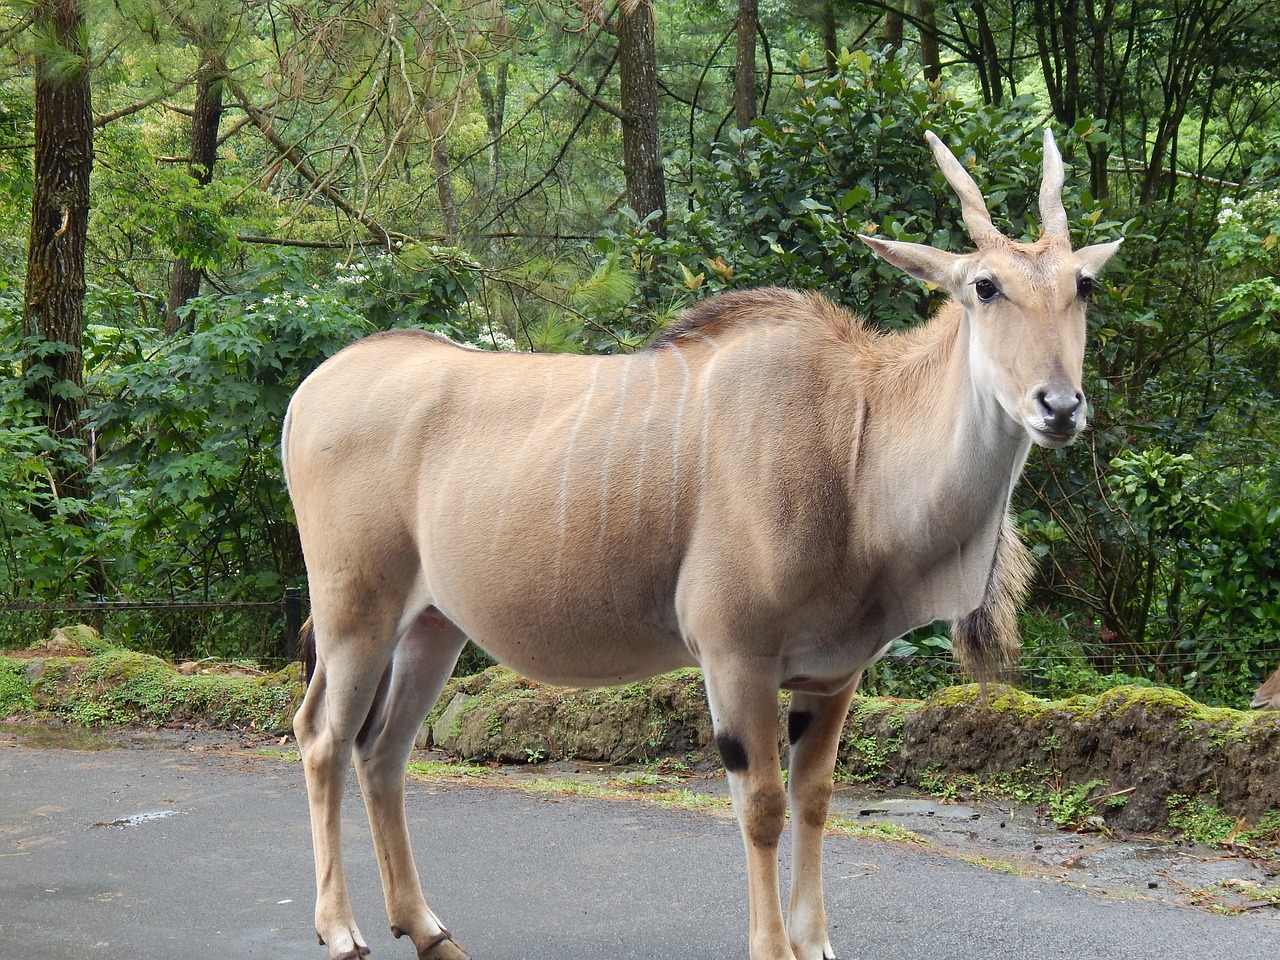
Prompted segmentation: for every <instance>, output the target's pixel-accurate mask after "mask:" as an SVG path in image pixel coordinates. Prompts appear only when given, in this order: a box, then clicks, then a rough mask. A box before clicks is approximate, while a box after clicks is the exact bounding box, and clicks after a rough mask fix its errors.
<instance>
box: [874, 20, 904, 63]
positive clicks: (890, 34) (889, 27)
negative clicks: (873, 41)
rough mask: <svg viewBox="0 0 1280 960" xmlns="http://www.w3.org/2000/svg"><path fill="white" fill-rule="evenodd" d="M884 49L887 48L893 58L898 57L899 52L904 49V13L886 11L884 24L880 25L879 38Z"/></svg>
mask: <svg viewBox="0 0 1280 960" xmlns="http://www.w3.org/2000/svg"><path fill="white" fill-rule="evenodd" d="M877 39H878V40H879V41H880V45H881V46H882V47H885V48H887V51H888V54H889V56H891V57H895V56H897V55H898V51H899V50H901V49H902V11H901V10H890V9H886V10H885V12H884V22H883V23H882V24H881V25H880V33H879V35H878V36H877Z"/></svg>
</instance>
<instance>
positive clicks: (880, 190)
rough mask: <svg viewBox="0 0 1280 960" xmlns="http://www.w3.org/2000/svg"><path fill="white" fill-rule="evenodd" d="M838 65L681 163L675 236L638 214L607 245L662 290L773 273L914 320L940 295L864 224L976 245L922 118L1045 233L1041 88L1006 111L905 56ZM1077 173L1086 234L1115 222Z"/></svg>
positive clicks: (1074, 138)
mask: <svg viewBox="0 0 1280 960" xmlns="http://www.w3.org/2000/svg"><path fill="white" fill-rule="evenodd" d="M837 68H838V72H837V74H836V75H835V76H830V77H828V76H819V77H816V78H813V79H805V80H799V79H797V81H796V85H797V91H796V92H797V100H796V103H795V104H794V105H793V106H792V107H790V108H789V109H788V110H786V111H784V112H783V113H782V114H781V115H778V116H774V117H770V118H762V119H759V120H757V121H756V122H755V123H754V124H752V126H751V127H750V128H749V129H747V130H745V131H737V130H734V131H731V132H729V134H728V135H727V138H726V139H725V140H724V141H723V142H720V143H716V144H714V145H713V146H712V148H711V153H710V155H709V156H708V157H705V158H703V157H697V156H691V155H686V156H684V157H683V158H682V159H681V160H678V161H677V162H676V163H675V164H674V165H673V167H672V168H671V169H670V174H671V177H672V179H673V180H675V181H676V182H678V183H680V184H682V185H683V186H684V189H685V191H686V193H687V196H688V202H687V203H685V204H673V205H672V210H671V211H670V212H669V214H668V218H667V239H665V240H661V239H658V238H654V237H653V236H652V235H650V234H649V231H647V230H645V229H643V228H642V226H641V225H633V227H632V229H631V230H630V232H628V233H626V234H624V235H621V236H617V237H612V238H608V239H606V240H604V241H602V243H601V246H602V247H603V248H604V249H605V250H607V251H609V252H614V251H617V250H619V249H622V250H623V251H625V252H626V253H627V254H628V255H629V257H630V259H631V262H632V264H633V266H634V268H635V269H636V270H637V272H638V273H639V274H640V275H641V277H642V283H641V286H642V289H645V288H646V287H648V288H651V289H655V290H657V291H658V295H659V296H663V297H670V296H684V297H695V296H705V295H707V294H710V293H714V292H716V291H719V290H723V289H726V288H729V287H736V286H748V285H759V284H766V283H773V284H781V285H785V286H790V287H798V288H803V289H821V290H826V291H828V292H829V293H830V294H831V295H832V296H834V298H835V299H837V300H839V301H840V302H842V303H844V304H845V305H846V306H848V307H851V308H853V309H855V310H858V311H860V312H863V313H865V314H866V315H868V316H869V317H871V318H872V319H873V320H874V322H876V323H878V324H880V325H881V326H884V327H886V328H897V329H901V328H903V327H906V326H910V325H912V324H914V323H916V322H918V321H920V320H921V319H923V318H924V317H925V316H926V314H927V313H928V311H929V309H930V307H931V306H936V304H937V300H936V298H935V297H934V296H933V295H931V294H930V292H929V291H927V290H926V289H925V288H924V287H923V286H921V285H919V284H915V283H912V282H910V281H909V280H905V279H904V278H903V276H902V274H901V272H900V271H898V270H896V269H895V268H893V267H892V266H890V265H888V264H886V263H884V262H883V261H881V260H880V259H879V258H877V257H875V256H873V255H872V254H871V252H870V250H868V249H867V248H866V247H865V246H864V245H863V244H862V243H860V242H859V241H858V239H857V235H858V234H859V233H871V234H876V233H878V234H882V235H885V236H888V237H892V238H893V239H898V240H909V241H915V242H921V243H929V244H932V245H934V246H938V247H940V248H943V249H949V250H963V249H966V248H967V247H969V246H970V242H969V239H968V237H967V236H966V234H965V231H964V228H963V225H962V224H961V221H960V216H959V207H958V203H957V201H956V200H955V198H954V197H953V196H952V195H951V190H950V188H949V187H948V186H947V185H946V183H945V180H944V179H943V177H942V175H941V173H939V172H936V164H935V163H934V161H933V157H932V154H931V153H930V151H929V148H928V146H927V145H926V143H925V142H924V138H923V131H924V130H933V131H934V132H935V133H937V134H938V135H939V136H940V137H941V138H942V139H943V140H944V141H945V142H946V143H947V144H948V145H949V146H950V148H951V149H952V151H953V152H954V153H955V154H956V155H957V156H958V157H960V158H961V159H962V161H963V162H965V163H966V165H967V166H968V167H969V169H970V171H971V173H972V174H973V176H974V178H975V179H976V180H977V181H978V183H979V184H981V185H982V186H983V188H984V190H985V192H986V197H987V200H988V203H989V205H990V207H991V209H992V211H993V214H994V215H995V216H996V218H997V220H996V222H997V224H998V225H999V226H1001V227H1002V228H1003V229H1004V230H1005V231H1006V232H1007V233H1008V234H1009V235H1010V236H1011V237H1013V238H1015V239H1019V238H1025V239H1030V238H1032V237H1033V236H1034V235H1035V234H1036V232H1037V226H1036V214H1035V213H1034V211H1035V209H1036V206H1035V201H1036V197H1037V196H1038V190H1039V170H1040V163H1041V138H1040V136H1039V131H1040V129H1041V127H1042V125H1043V121H1042V120H1041V118H1040V115H1039V112H1038V110H1037V109H1036V104H1035V102H1034V100H1033V99H1031V98H1030V97H1023V98H1019V99H1017V100H1014V101H1012V102H1009V103H1006V104H1002V105H1001V107H1000V109H998V110H996V109H993V108H988V107H984V106H981V105H975V104H971V103H965V102H964V101H961V100H959V99H956V98H955V97H953V96H949V95H947V94H945V93H944V92H942V90H941V88H939V87H938V86H936V85H933V84H930V83H928V82H927V81H926V80H925V79H924V78H923V76H922V74H921V73H920V72H919V71H918V70H916V69H914V68H912V67H910V66H909V65H908V61H907V59H906V58H905V57H885V56H883V55H879V54H869V53H866V52H861V51H859V52H856V53H846V54H845V55H843V56H842V57H840V58H839V60H838V64H837ZM1098 136H1100V134H1099V132H1098V131H1097V130H1096V129H1095V128H1094V127H1093V126H1092V125H1090V124H1087V123H1086V124H1081V125H1078V127H1077V128H1073V129H1072V130H1068V131H1065V132H1062V133H1060V136H1059V139H1060V141H1061V147H1062V149H1063V151H1064V154H1065V155H1067V156H1071V155H1072V154H1073V153H1075V152H1079V151H1080V150H1081V148H1082V146H1083V144H1084V143H1086V142H1088V141H1090V140H1091V139H1095V138H1097V137H1098ZM928 171H933V172H932V173H929V172H928ZM1079 183H1080V180H1079V178H1078V177H1068V178H1067V189H1066V192H1065V195H1064V200H1065V202H1066V204H1067V206H1068V208H1069V209H1079V208H1084V210H1085V212H1086V213H1089V216H1088V217H1087V218H1086V224H1087V229H1086V231H1085V232H1088V233H1093V232H1099V233H1102V234H1103V235H1107V234H1108V233H1109V231H1110V229H1112V228H1113V227H1114V225H1113V224H1109V223H1103V222H1100V221H1099V216H1098V214H1099V213H1100V210H1099V208H1097V206H1096V204H1094V202H1093V201H1092V200H1091V199H1090V198H1088V197H1087V196H1085V195H1083V194H1082V193H1081V192H1080V185H1079Z"/></svg>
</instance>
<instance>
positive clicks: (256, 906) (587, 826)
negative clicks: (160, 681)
mask: <svg viewBox="0 0 1280 960" xmlns="http://www.w3.org/2000/svg"><path fill="white" fill-rule="evenodd" d="M121 744H127V745H129V746H130V747H131V748H130V749H119V748H118V747H119V746H120V745H121ZM73 745H74V746H75V747H78V748H80V749H69V748H67V747H65V746H58V745H56V744H52V743H50V742H48V740H47V738H46V739H44V740H42V739H40V738H39V737H37V736H33V735H31V734H30V733H23V732H21V731H18V732H15V728H12V727H8V728H4V730H2V731H0V958H5V960H10V958H12V960H19V958H21V960H72V958H75V960H83V958H92V957H98V956H101V957H112V958H122V957H128V958H130V960H153V958H154V960H175V958H182V960H204V958H210V960H212V958H220V960H221V958H226V957H236V958H243V957H270V958H284V960H287V958H294V957H298V958H309V960H324V958H325V956H326V953H325V951H324V949H323V948H321V947H318V946H317V945H316V941H315V936H314V933H313V932H312V926H311V911H312V906H313V894H314V888H313V879H312V865H311V852H310V834H309V828H308V821H307V807H306V796H305V788H304V786H303V782H302V769H301V765H300V764H298V763H296V762H287V761H282V760H280V759H278V758H274V757H269V756H261V755H259V754H258V753H256V752H255V750H254V749H253V748H252V746H251V745H247V744H244V743H240V744H228V743H226V742H225V741H217V740H216V739H215V740H214V741H207V740H205V739H203V738H201V737H199V736H196V735H191V736H183V735H152V736H145V735H137V736H116V737H107V738H103V739H102V740H101V742H97V741H91V742H88V743H86V742H85V741H84V740H83V739H82V738H76V739H75V741H74V744H73ZM86 746H97V747H108V748H107V749H83V748H84V747H86ZM352 787H354V784H353V785H352ZM844 802H845V804H846V806H847V807H849V809H850V810H851V811H853V812H854V815H856V812H857V809H858V808H861V809H867V808H868V802H867V801H860V800H856V801H855V800H851V799H850V798H848V797H846V798H844ZM911 803H915V805H916V806H915V807H914V812H913V808H911ZM921 804H924V806H925V807H927V806H928V802H927V801H912V802H905V801H904V802H903V805H901V806H899V807H898V808H897V809H896V811H894V812H895V818H897V817H901V818H905V819H906V820H907V821H910V820H911V819H912V818H913V817H914V818H916V819H918V820H920V821H921V822H923V821H924V820H925V819H928V820H931V821H934V822H935V823H939V824H943V823H944V821H946V820H947V819H948V818H947V817H945V816H944V817H943V818H942V819H939V818H938V817H937V816H936V815H935V814H937V813H938V811H937V810H935V811H933V813H929V812H928V811H927V810H924V808H923V807H921V806H920V805H921ZM870 806H871V807H873V808H874V807H876V806H877V804H876V803H872V804H871V805H870ZM879 806H881V807H886V806H887V807H892V806H893V803H892V802H888V801H885V802H880V803H879ZM408 807H409V821H410V829H411V831H412V834H413V839H414V843H415V851H416V853H417V858H418V863H419V867H420V870H421V872H422V874H423V877H424V881H425V885H426V891H427V899H428V901H429V902H430V903H431V904H432V907H433V908H434V909H435V910H436V912H437V913H438V914H439V915H440V916H441V917H442V918H443V919H444V921H445V922H446V923H447V924H448V925H449V927H450V928H451V929H452V930H453V932H454V934H455V936H456V937H457V938H458V940H459V941H460V942H461V943H462V944H463V945H464V946H466V947H467V948H468V949H469V950H470V951H471V953H472V955H473V956H474V957H476V958H477V960H552V958H554V960H577V958H582V960H586V958H592V960H595V958H600V957H608V958H610V960H624V958H636V960H651V958H666V957H671V958H676V957H679V958H684V960H697V958H722V957H739V958H745V956H746V930H747V918H746V888H745V867H744V863H743V855H742V848H741V841H740V839H739V837H738V833H737V827H736V825H735V823H734V822H733V821H732V820H730V819H727V818H726V817H724V816H716V815H712V814H708V813H705V812H698V811H687V810H667V809H661V808H658V807H655V806H653V805H647V804H643V803H636V802H619V801H610V800H599V799H590V798H581V797H567V796H558V797H552V796H546V795H536V794H531V793H529V792H527V791H523V790H519V789H514V788H512V787H511V786H502V785H497V786H495V785H493V784H491V783H487V784H484V785H470V784H457V783H434V784H433V783H418V782H414V783H411V784H410V787H409V801H408ZM964 809H965V808H958V810H959V820H960V821H963V820H966V819H972V820H973V821H974V822H975V824H977V825H975V826H974V827H973V828H972V829H970V830H969V831H968V834H971V835H972V836H971V837H969V841H970V842H971V843H972V844H973V845H974V847H973V849H974V850H979V849H982V847H981V844H982V843H983V842H984V841H983V837H982V836H981V834H982V832H983V831H984V830H985V831H989V832H993V833H1000V834H1001V835H1002V836H1003V835H1005V834H1006V829H1012V825H1009V827H1008V828H1005V827H999V826H998V825H997V824H996V823H995V820H997V819H1000V817H999V815H998V814H996V815H995V816H994V817H993V816H992V815H991V814H990V812H989V811H986V812H979V813H976V814H974V815H973V816H972V817H970V816H969V815H968V814H965V813H964ZM951 813H952V814H955V813H956V811H951ZM344 819H345V828H344V840H345V842H346V850H347V852H348V856H347V867H348V877H349V879H350V881H351V885H352V893H353V900H354V903H355V908H356V915H357V918H358V919H359V922H360V924H361V928H362V929H363V931H364V933H365V935H366V937H367V938H368V939H369V942H370V945H371V946H372V948H373V955H374V957H375V958H395V957H403V958H406V960H408V958H411V957H412V955H413V951H412V947H411V946H410V945H409V943H408V941H407V940H404V941H396V940H394V939H393V938H392V937H391V934H390V932H389V931H388V930H387V927H386V920H385V915H384V914H383V910H382V904H381V895H380V892H379V889H378V879H377V869H376V865H375V864H374V862H373V857H372V847H371V844H370V841H369V829H368V825H367V823H366V822H365V819H364V812H363V810H362V808H361V805H360V802H359V799H358V795H357V794H356V793H355V792H354V789H352V790H351V791H349V792H348V795H347V803H346V806H345V807H344ZM950 820H951V821H956V820H957V817H956V816H951V817H950ZM1002 822H1003V821H1002ZM944 827H945V824H944ZM952 827H955V824H954V823H952V826H951V827H945V829H943V830H942V832H946V830H950V829H952ZM955 829H956V831H957V833H961V832H963V830H961V828H959V827H955ZM1057 837H1058V839H1055V837H1054V835H1053V834H1052V832H1050V831H1046V840H1047V841H1049V842H1052V843H1059V844H1060V845H1061V846H1062V847H1063V852H1062V854H1061V856H1060V857H1058V859H1056V860H1054V859H1053V857H1054V856H1057V855H1056V854H1053V851H1049V853H1048V854H1046V852H1045V850H1044V844H1043V843H1041V844H1040V846H1041V847H1042V849H1041V850H1040V851H1036V853H1035V854H1034V855H1033V854H1030V853H1029V854H1028V856H1027V858H1026V859H1024V860H1019V859H1017V858H1012V860H1011V863H1013V864H1016V865H1017V866H1018V867H1019V869H1020V871H1021V873H1012V872H1006V871H1005V870H1002V869H991V868H990V867H989V866H978V865H975V864H974V863H972V862H968V861H966V860H965V859H964V858H963V857H962V856H960V855H957V854H956V853H955V851H954V849H950V850H943V849H941V848H940V847H934V846H932V845H925V846H921V845H915V844H903V843H889V842H885V841H880V840H869V839H848V838H838V837H837V838H832V839H829V840H828V845H827V857H826V861H825V865H824V869H825V874H826V885H827V901H828V902H827V908H828V913H829V915H830V918H831V925H832V941H833V943H834V945H835V947H836V950H837V953H838V955H839V956H840V957H842V958H846V960H848V958H853V960H925V958H927V960H948V958H956V960H960V958H964V960H970V958H973V957H983V958H1010V960H1040V958H1056V957H1063V958H1067V957H1069V958H1072V960H1077V958H1091V960H1111V958H1115V960H1120V958H1124V960H1132V958H1161V960H1168V958H1175V957H1194V958H1197V960H1218V958H1221V960H1255V958H1256V960H1264V958H1265V960H1274V958H1275V957H1276V955H1277V951H1278V950H1280V914H1278V913H1277V911H1276V910H1275V909H1274V908H1268V909H1259V910H1252V911H1247V912H1246V913H1245V914H1244V915H1241V916H1218V915H1215V914H1214V913H1212V912H1209V911H1207V910H1203V909H1199V908H1192V907H1186V906H1174V905H1171V904H1169V903H1166V902H1160V901H1158V900H1154V899H1150V898H1148V897H1147V896H1145V894H1144V893H1143V892H1142V891H1139V890H1134V891H1133V892H1122V893H1121V894H1119V895H1117V894H1116V893H1115V892H1112V893H1111V894H1106V893H1102V892H1097V891H1095V890H1085V889H1080V888H1079V887H1078V886H1076V885H1073V884H1070V883H1062V882H1055V881H1053V880H1049V879H1044V878H1041V877H1035V876H1027V875H1025V874H1026V872H1027V870H1028V869H1032V870H1033V869H1034V866H1030V867H1029V866H1027V865H1028V864H1033V862H1034V857H1040V861H1039V862H1042V863H1045V864H1049V865H1050V868H1051V871H1052V870H1054V869H1057V867H1054V866H1053V864H1055V863H1056V864H1058V865H1059V866H1060V865H1061V864H1062V863H1065V862H1067V861H1068V860H1070V859H1072V858H1076V859H1079V858H1080V857H1082V856H1095V857H1096V858H1097V859H1098V860H1100V861H1102V862H1103V864H1104V866H1105V861H1106V851H1107V850H1108V848H1107V847H1106V846H1105V845H1099V844H1098V843H1097V842H1095V841H1090V840H1082V839H1081V838H1078V837H1076V836H1075V835H1070V834H1060V835H1057ZM960 839H961V840H963V839H965V838H964V837H961V838H960ZM1025 842H1028V839H1027V837H1025V836H1018V837H1017V838H1016V839H1015V841H1014V845H1015V846H1017V845H1018V844H1022V843H1025ZM1007 853H1008V851H1007V850H1000V849H998V848H991V852H990V853H989V854H988V855H983V854H980V853H974V852H969V853H967V854H966V855H967V856H969V857H971V858H984V857H985V860H986V861H988V862H991V861H1003V860H1005V859H1006V854H1007ZM784 864H785V854H784ZM1247 868H1248V865H1247V864H1244V863H1235V864H1229V867H1228V872H1230V873H1232V874H1233V875H1235V874H1242V873H1244V872H1245V871H1246V870H1247ZM1068 869H1069V868H1068ZM1103 874H1105V870H1103V871H1102V872H1101V873H1099V872H1098V871H1093V872H1084V873H1081V874H1080V875H1079V877H1082V878H1087V879H1088V880H1089V881H1090V882H1091V885H1095V886H1096V885H1097V883H1096V882H1094V880H1095V878H1097V877H1099V876H1102V875H1103ZM784 875H785V870H784ZM1075 879H1079V878H1075ZM1080 882H1084V880H1080ZM1102 885H1103V886H1106V885H1107V884H1106V883H1105V882H1103V883H1102ZM1114 889H1119V888H1117V887H1115V886H1114V885H1113V891H1114Z"/></svg>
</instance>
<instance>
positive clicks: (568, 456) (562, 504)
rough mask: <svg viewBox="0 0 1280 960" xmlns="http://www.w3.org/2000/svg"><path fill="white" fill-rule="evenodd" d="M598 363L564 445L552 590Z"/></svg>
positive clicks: (557, 579)
mask: <svg viewBox="0 0 1280 960" xmlns="http://www.w3.org/2000/svg"><path fill="white" fill-rule="evenodd" d="M600 364H601V360H600V358H598V357H597V358H596V359H595V360H593V361H592V363H591V384H590V386H588V387H587V392H586V393H585V394H584V395H583V397H582V399H581V400H580V401H579V403H580V404H581V406H580V407H579V409H578V416H577V417H576V418H575V419H574V421H573V427H572V428H571V429H570V430H569V437H568V439H567V440H566V441H565V445H564V466H563V468H562V469H561V472H560V494H559V496H558V497H557V499H556V514H557V524H558V531H559V534H558V535H559V540H558V543H557V545H556V561H555V569H554V572H553V574H552V577H551V584H552V589H553V590H554V589H556V587H557V586H558V585H559V583H560V574H561V572H562V571H563V568H564V543H565V539H566V537H567V536H568V532H569V475H570V473H571V472H572V470H573V448H574V447H575V446H576V445H577V443H578V434H579V433H580V432H581V431H582V425H583V424H584V423H586V420H587V411H588V410H589V409H590V408H591V398H592V397H593V396H595V392H596V381H597V380H598V378H599V376H600Z"/></svg>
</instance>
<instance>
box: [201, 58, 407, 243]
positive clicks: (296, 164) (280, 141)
mask: <svg viewBox="0 0 1280 960" xmlns="http://www.w3.org/2000/svg"><path fill="white" fill-rule="evenodd" d="M225 82H226V85H227V90H228V91H229V92H230V93H231V95H232V96H233V97H234V98H235V99H236V102H237V103H239V104H240V109H242V110H243V111H244V112H245V113H246V114H248V116H249V118H250V119H251V120H252V121H253V125H254V126H255V127H257V128H258V131H259V132H260V133H261V134H262V136H263V138H264V139H265V140H266V141H267V143H269V144H271V146H272V147H274V148H275V149H276V152H278V153H279V154H280V156H281V158H282V159H284V160H287V161H288V162H289V164H290V165H291V166H292V167H293V168H294V169H295V170H296V171H297V172H298V174H299V175H300V176H301V177H302V178H303V179H305V180H307V181H308V182H309V183H311V184H312V186H313V187H314V188H315V191H316V192H317V193H318V194H319V195H320V196H323V197H324V198H325V199H326V200H328V201H329V202H330V203H332V204H333V205H334V206H335V207H337V208H338V209H339V210H341V211H342V212H343V213H344V214H346V215H347V216H348V217H350V218H351V219H352V220H354V221H356V222H357V223H359V224H360V225H361V226H363V227H364V228H365V229H366V230H368V231H369V232H370V233H372V234H373V235H374V237H376V238H377V240H378V242H379V243H382V244H385V245H387V246H390V245H391V244H392V243H393V242H395V241H396V240H406V239H412V238H411V237H408V236H407V235H405V234H392V233H391V231H389V230H387V229H386V228H385V227H384V226H382V225H381V224H380V223H378V222H377V221H376V220H375V219H373V217H371V216H369V215H368V214H366V213H364V212H363V211H360V210H357V209H356V208H355V207H353V206H351V204H350V203H348V202H347V201H346V199H345V198H344V197H343V196H342V194H341V193H340V192H339V191H338V190H336V189H334V187H333V185H332V184H331V183H330V182H329V178H327V177H324V176H321V175H320V174H319V173H317V172H316V171H315V170H313V169H312V167H311V164H309V163H308V162H307V159H306V157H304V156H303V155H302V151H301V150H300V149H299V148H298V145H297V144H292V143H289V142H288V141H287V140H285V139H284V137H282V136H280V134H279V133H277V132H276V129H275V125H274V124H273V123H272V119H271V115H270V114H269V113H267V112H266V111H265V110H263V109H261V108H259V107H255V106H254V105H253V104H252V103H251V102H250V101H249V96H248V94H246V93H245V91H244V88H243V87H241V86H240V84H239V83H237V82H236V81H235V80H234V79H232V78H231V77H227V78H226V81H225Z"/></svg>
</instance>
